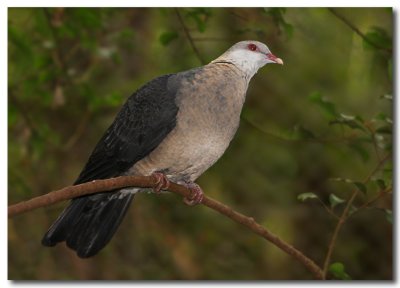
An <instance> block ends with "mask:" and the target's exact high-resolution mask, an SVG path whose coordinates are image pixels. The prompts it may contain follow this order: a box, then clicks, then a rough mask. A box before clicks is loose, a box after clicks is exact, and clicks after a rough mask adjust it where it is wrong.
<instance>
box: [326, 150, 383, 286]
mask: <svg viewBox="0 0 400 288" xmlns="http://www.w3.org/2000/svg"><path fill="white" fill-rule="evenodd" d="M389 157H390V154H387V155H386V156H385V157H384V158H382V160H380V161H379V162H378V164H377V165H376V167H375V168H374V169H373V170H372V171H371V173H370V174H369V175H368V176H367V178H365V180H364V181H363V184H366V183H367V182H368V181H369V180H370V179H371V177H372V176H373V175H374V174H375V173H376V172H378V170H379V169H380V168H381V167H382V165H383V164H384V163H385V162H386V161H387V160H388V159H389ZM358 193H359V190H358V189H354V190H353V191H352V193H351V196H350V199H349V201H347V204H346V207H345V208H344V210H343V212H342V215H341V216H340V218H339V221H338V223H337V224H336V227H335V230H334V231H333V234H332V238H331V241H329V246H328V252H327V253H326V256H325V261H324V266H323V279H326V275H327V273H328V268H329V264H330V262H331V258H332V254H333V250H334V248H335V244H336V240H337V237H338V235H339V232H340V230H341V229H342V226H343V224H344V223H345V222H346V220H347V218H348V214H349V211H350V208H351V205H352V204H353V202H354V200H355V199H356V196H357V195H358Z"/></svg>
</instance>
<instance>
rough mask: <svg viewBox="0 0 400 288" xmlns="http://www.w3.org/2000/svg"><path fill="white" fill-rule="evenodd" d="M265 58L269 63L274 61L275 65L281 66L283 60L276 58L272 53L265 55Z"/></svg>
mask: <svg viewBox="0 0 400 288" xmlns="http://www.w3.org/2000/svg"><path fill="white" fill-rule="evenodd" d="M267 58H268V59H269V60H271V61H274V62H275V63H277V64H281V65H283V60H282V59H281V58H278V57H276V56H275V55H274V54H272V53H268V54H267Z"/></svg>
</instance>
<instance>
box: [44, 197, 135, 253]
mask: <svg viewBox="0 0 400 288" xmlns="http://www.w3.org/2000/svg"><path fill="white" fill-rule="evenodd" d="M133 196H134V194H131V193H123V192H121V191H117V192H115V193H99V194H94V195H90V196H83V197H79V198H75V199H73V200H72V201H71V203H70V205H69V206H68V207H67V208H65V210H64V211H63V212H62V213H61V215H60V216H59V217H58V219H57V220H56V221H55V222H54V223H53V225H51V227H50V228H49V230H48V231H47V232H46V234H45V235H44V237H43V239H42V244H43V245H45V246H54V245H56V244H57V243H58V242H62V241H66V243H67V246H68V247H69V248H71V249H73V250H75V251H76V253H77V254H78V256H79V257H81V258H87V257H91V256H93V255H95V254H97V253H98V252H99V251H100V250H101V249H102V248H103V247H104V246H105V245H106V244H107V243H108V242H109V241H110V240H111V238H112V236H113V235H114V233H115V231H116V230H117V228H118V226H119V224H121V221H122V219H123V218H124V216H125V214H126V211H127V210H128V207H129V204H130V203H131V202H132V199H133Z"/></svg>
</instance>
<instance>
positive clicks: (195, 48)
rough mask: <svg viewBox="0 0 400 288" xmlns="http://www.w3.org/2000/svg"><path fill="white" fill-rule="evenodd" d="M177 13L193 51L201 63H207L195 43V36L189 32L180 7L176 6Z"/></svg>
mask: <svg viewBox="0 0 400 288" xmlns="http://www.w3.org/2000/svg"><path fill="white" fill-rule="evenodd" d="M175 13H176V15H177V16H178V19H179V23H181V26H182V28H183V31H184V32H185V35H186V37H187V39H188V40H189V43H190V46H192V49H193V52H194V53H195V54H196V56H197V58H198V59H199V60H200V63H201V64H202V65H205V64H206V61H205V60H204V59H203V57H202V56H201V54H200V52H199V50H198V49H197V47H196V45H195V44H194V41H193V38H192V36H191V35H190V32H189V30H188V28H187V26H186V24H185V22H184V21H183V19H182V16H181V13H179V10H178V8H175Z"/></svg>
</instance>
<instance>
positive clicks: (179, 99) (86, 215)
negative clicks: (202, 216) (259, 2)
mask: <svg viewBox="0 0 400 288" xmlns="http://www.w3.org/2000/svg"><path fill="white" fill-rule="evenodd" d="M267 63H278V64H283V61H282V60H281V59H280V58H277V57H276V56H274V55H273V54H272V53H271V51H270V50H269V49H268V47H267V46H266V45H265V44H263V43H260V42H257V41H242V42H239V43H236V44H235V45H233V46H232V47H231V48H230V49H229V50H227V51H226V52H225V53H224V54H222V55H221V56H220V57H218V58H217V59H215V60H214V61H212V62H211V63H209V64H207V65H205V66H202V67H199V68H194V69H191V70H188V71H184V72H180V73H177V74H169V75H164V76H161V77H158V78H155V79H153V80H151V81H150V82H148V83H147V84H145V85H144V86H143V87H141V88H140V89H138V90H137V91H136V92H135V93H133V95H132V96H131V97H129V99H128V100H127V101H126V103H125V104H124V105H123V106H122V109H121V110H120V112H119V113H118V115H117V117H116V118H115V120H114V122H113V123H112V124H111V126H110V127H109V128H108V129H107V131H106V132H105V134H104V136H103V137H102V138H101V139H100V141H99V142H98V143H97V145H96V147H95V149H94V151H93V152H92V154H91V155H90V157H89V160H88V162H87V163H86V165H85V167H84V168H83V170H82V172H81V173H80V175H79V177H78V179H77V180H76V181H75V183H74V184H80V183H85V182H89V181H92V180H96V179H106V178H112V177H117V176H121V175H153V176H154V177H156V179H157V180H158V183H159V185H158V186H157V187H155V188H154V190H155V191H156V192H159V191H160V190H167V189H168V185H169V180H170V181H174V182H177V183H179V184H182V185H185V186H186V187H188V188H189V189H190V190H191V191H192V194H193V195H194V197H193V198H192V199H186V200H185V201H186V203H187V204H189V205H194V204H197V203H200V202H201V200H202V197H203V192H202V190H201V188H200V187H199V186H198V185H197V184H195V183H194V181H195V180H196V179H197V178H198V177H199V176H200V175H201V174H202V173H203V172H204V171H206V170H207V169H208V168H209V167H210V166H211V165H213V164H214V163H215V162H216V161H217V160H218V158H220V157H221V155H222V154H223V153H224V152H225V150H226V148H227V147H228V145H229V143H230V141H231V140H232V138H233V136H234V135H235V132H236V130H237V129H238V126H239V120H240V112H241V110H242V106H243V103H244V101H245V96H246V91H247V87H248V84H249V81H250V79H251V78H252V77H253V75H254V74H255V73H256V72H257V70H258V69H259V68H261V67H263V66H264V65H265V64H267ZM145 190H146V189H143V188H140V189H139V188H129V189H127V188H125V189H118V190H115V191H112V192H107V193H97V194H93V195H89V196H82V197H78V198H75V199H73V200H72V201H71V202H70V204H69V206H68V207H67V208H65V210H64V211H63V212H62V213H61V215H60V216H59V217H58V219H57V220H56V221H55V222H54V223H53V225H52V226H51V227H50V228H49V230H48V231H47V233H46V234H45V235H44V237H43V240H42V243H43V245H45V246H54V245H56V244H57V243H58V242H62V241H66V243H67V246H68V247H70V248H71V249H73V250H75V251H76V253H77V254H78V256H79V257H82V258H86V257H90V256H93V255H95V254H96V253H98V252H99V251H100V250H101V249H102V248H103V247H104V246H105V245H106V244H107V243H108V242H109V241H110V239H111V238H112V236H113V235H114V233H115V231H116V230H117V228H118V226H119V224H120V223H121V221H122V219H123V217H124V215H125V213H126V211H127V209H128V207H129V205H130V203H131V202H132V199H133V198H134V195H135V193H137V192H139V191H145Z"/></svg>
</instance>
